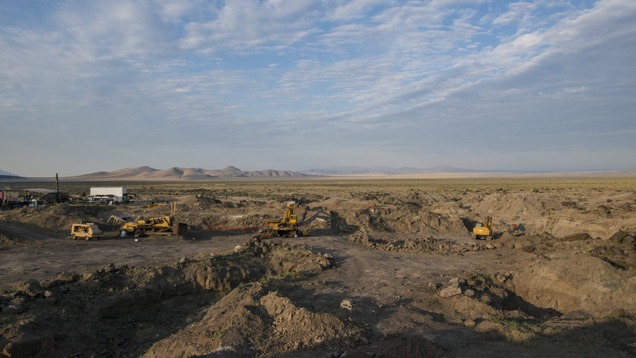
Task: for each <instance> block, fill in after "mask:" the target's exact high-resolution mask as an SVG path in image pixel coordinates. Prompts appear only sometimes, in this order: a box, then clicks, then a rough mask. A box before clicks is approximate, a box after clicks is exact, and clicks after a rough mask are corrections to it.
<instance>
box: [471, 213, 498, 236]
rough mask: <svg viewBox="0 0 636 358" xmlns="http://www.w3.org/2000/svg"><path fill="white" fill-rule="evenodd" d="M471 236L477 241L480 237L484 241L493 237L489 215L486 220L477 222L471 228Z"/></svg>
mask: <svg viewBox="0 0 636 358" xmlns="http://www.w3.org/2000/svg"><path fill="white" fill-rule="evenodd" d="M472 236H473V237H474V238H475V239H477V240H479V239H481V238H482V237H483V238H485V239H486V240H491V239H492V238H493V237H494V236H495V235H494V233H493V231H492V216H491V215H489V216H488V217H487V218H486V220H485V221H484V222H483V223H481V222H478V223H477V224H476V225H475V227H474V228H473V232H472Z"/></svg>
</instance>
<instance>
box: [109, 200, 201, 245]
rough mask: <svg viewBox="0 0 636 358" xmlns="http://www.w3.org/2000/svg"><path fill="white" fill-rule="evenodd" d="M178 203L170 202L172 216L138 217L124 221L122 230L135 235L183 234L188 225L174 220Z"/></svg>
mask: <svg viewBox="0 0 636 358" xmlns="http://www.w3.org/2000/svg"><path fill="white" fill-rule="evenodd" d="M176 209H177V204H176V203H174V202H173V203H170V216H161V217H157V218H148V219H138V220H136V221H132V222H127V223H124V225H123V226H122V228H121V230H122V231H125V232H126V233H128V234H131V235H133V236H135V237H137V236H142V235H182V234H183V233H184V232H185V231H186V230H187V229H188V225H187V224H184V223H177V222H175V220H174V214H175V213H176Z"/></svg>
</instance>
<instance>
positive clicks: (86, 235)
mask: <svg viewBox="0 0 636 358" xmlns="http://www.w3.org/2000/svg"><path fill="white" fill-rule="evenodd" d="M101 236H102V232H101V230H99V228H98V227H97V225H96V224H93V223H86V224H73V225H71V239H73V240H77V239H86V240H90V239H95V240H99V238H100V237H101Z"/></svg>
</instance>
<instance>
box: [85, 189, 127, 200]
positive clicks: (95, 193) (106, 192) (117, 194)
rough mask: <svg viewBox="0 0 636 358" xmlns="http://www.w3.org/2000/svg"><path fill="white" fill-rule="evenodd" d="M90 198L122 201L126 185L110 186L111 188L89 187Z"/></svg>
mask: <svg viewBox="0 0 636 358" xmlns="http://www.w3.org/2000/svg"><path fill="white" fill-rule="evenodd" d="M90 197H91V199H93V200H102V199H106V200H112V201H114V202H122V201H124V198H125V197H126V187H123V186H121V187H112V188H105V187H102V188H99V187H95V188H91V195H90Z"/></svg>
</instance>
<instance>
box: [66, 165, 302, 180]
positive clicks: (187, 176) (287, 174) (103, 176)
mask: <svg viewBox="0 0 636 358" xmlns="http://www.w3.org/2000/svg"><path fill="white" fill-rule="evenodd" d="M313 176H314V175H311V174H305V173H299V172H292V171H287V170H273V169H267V170H261V171H243V170H241V169H239V168H237V167H233V166H229V167H226V168H223V169H214V170H209V169H202V168H179V167H172V168H169V169H164V170H160V169H155V168H151V167H148V166H142V167H134V168H125V169H118V170H113V171H111V172H105V171H100V172H95V173H89V174H83V175H77V176H72V177H65V178H64V179H65V180H76V181H113V180H124V181H145V180H213V179H222V178H302V177H313Z"/></svg>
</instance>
